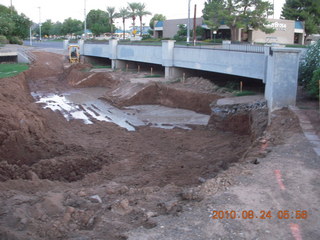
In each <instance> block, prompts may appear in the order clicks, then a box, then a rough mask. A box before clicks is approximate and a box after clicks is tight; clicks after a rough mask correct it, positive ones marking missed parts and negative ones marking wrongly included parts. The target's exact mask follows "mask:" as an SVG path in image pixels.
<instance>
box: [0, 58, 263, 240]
mask: <svg viewBox="0 0 320 240" xmlns="http://www.w3.org/2000/svg"><path fill="white" fill-rule="evenodd" d="M35 56H36V58H37V61H36V63H35V64H34V65H33V66H32V68H31V69H30V70H29V71H28V72H26V73H25V74H24V75H20V76H18V77H16V78H10V79H2V80H0V86H1V87H0V98H1V103H0V104H1V105H0V110H1V111H0V112H1V115H0V116H1V133H0V136H1V137H0V140H1V147H0V172H1V175H0V176H1V179H0V180H1V181H2V182H1V183H0V226H1V227H0V238H1V239H111V240H112V239H126V238H127V235H126V232H127V231H130V230H131V229H135V228H137V227H140V226H143V227H145V228H153V227H155V226H156V225H157V221H156V220H154V217H155V216H159V215H175V216H177V215H179V214H180V213H181V212H182V211H184V206H185V204H186V203H188V204H191V203H192V202H193V201H200V200H201V199H202V198H203V196H204V194H205V193H206V192H208V191H207V190H208V188H210V189H211V190H210V193H213V192H214V191H217V190H218V189H223V188H224V187H227V186H229V185H230V184H231V182H230V181H229V176H228V174H226V175H225V176H224V177H223V178H215V177H217V176H220V173H221V172H222V171H224V170H226V169H228V167H229V165H230V164H231V165H232V164H234V163H235V162H237V161H239V160H240V159H242V157H243V156H244V154H247V155H248V153H247V149H248V148H249V146H250V145H251V143H252V142H251V140H250V137H249V136H240V135H237V134H232V133H225V132H222V131H219V130H209V129H208V128H206V127H194V129H193V130H192V131H188V130H182V129H173V130H164V129H155V128H148V127H144V128H141V129H139V130H138V131H137V132H127V131H126V130H124V129H122V128H119V127H117V126H115V125H113V124H112V123H108V122H98V121H95V124H93V125H85V124H83V122H81V121H79V120H71V121H69V122H68V121H67V120H65V119H64V117H63V116H62V114H60V113H58V112H53V111H51V110H46V109H42V108H41V106H39V105H38V104H36V103H34V100H33V99H32V97H31V96H30V91H31V92H36V91H45V92H48V93H50V92H55V93H59V91H64V90H65V89H68V88H72V87H73V86H72V85H75V83H78V82H79V81H82V80H83V79H85V78H86V77H88V76H90V74H91V73H86V72H84V73H83V72H77V71H76V69H74V68H70V71H69V74H67V75H68V76H65V75H64V69H65V68H64V65H63V64H64V63H63V56H60V55H56V54H49V53H35ZM116 74H118V75H119V73H116ZM118 75H112V74H111V73H103V74H102V75H98V76H100V77H102V76H103V79H104V81H105V82H104V84H103V85H104V86H109V87H110V89H112V90H114V89H113V88H116V87H117V86H118V84H120V83H118V82H117V76H118ZM24 76H25V77H24ZM100 77H97V79H100ZM81 79H82V80H81ZM92 79H95V78H94V77H92V78H91V80H92ZM89 80H90V79H89ZM91 80H90V81H83V83H86V84H89V85H85V86H93V85H94V84H95V82H94V81H93V82H91ZM69 83H72V84H71V85H70V84H69ZM92 84H93V85H92ZM121 84H122V83H121ZM82 86H84V85H82ZM207 97H208V95H201V93H189V92H187V91H182V90H179V89H174V88H166V87H160V89H159V85H151V86H150V87H148V88H147V90H146V91H145V92H143V91H142V92H140V94H138V95H137V96H135V97H132V98H130V101H129V100H128V101H127V102H126V103H127V104H140V103H141V104H142V103H143V104H146V103H148V104H150V103H157V104H164V105H171V106H174V107H185V108H187V109H190V108H192V109H193V110H196V111H199V112H206V111H207V110H208V109H207V107H208V106H207V105H206V101H211V99H206V98H207ZM212 97H213V98H214V96H212ZM148 101H150V102H148ZM259 144H260V143H259V142H257V144H256V145H255V149H256V150H252V151H251V152H254V151H256V152H255V153H256V154H257V153H259V151H260V149H259ZM250 156H254V154H251V155H250ZM204 182H205V183H204ZM201 183H203V184H202V185H201ZM213 186H214V187H213ZM213 188H214V189H213ZM26 236H27V237H26Z"/></svg>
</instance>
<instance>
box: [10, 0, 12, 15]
mask: <svg viewBox="0 0 320 240" xmlns="http://www.w3.org/2000/svg"><path fill="white" fill-rule="evenodd" d="M10 10H11V15H12V0H10Z"/></svg>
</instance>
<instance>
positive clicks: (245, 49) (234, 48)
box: [175, 43, 269, 54]
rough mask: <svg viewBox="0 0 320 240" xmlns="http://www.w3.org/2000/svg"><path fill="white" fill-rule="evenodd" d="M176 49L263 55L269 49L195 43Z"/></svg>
mask: <svg viewBox="0 0 320 240" xmlns="http://www.w3.org/2000/svg"><path fill="white" fill-rule="evenodd" d="M175 47H178V48H194V49H210V50H224V51H236V52H250V53H263V54H264V53H265V52H266V51H267V50H268V49H269V47H266V46H263V45H251V44H208V43H196V45H193V43H192V44H189V45H188V44H185V43H182V44H179V43H177V44H175Z"/></svg>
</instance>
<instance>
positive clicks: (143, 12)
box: [137, 3, 151, 36]
mask: <svg viewBox="0 0 320 240" xmlns="http://www.w3.org/2000/svg"><path fill="white" fill-rule="evenodd" d="M145 8H146V5H145V4H144V3H139V6H138V8H137V16H139V19H140V36H142V17H143V16H146V15H151V12H148V11H146V10H145Z"/></svg>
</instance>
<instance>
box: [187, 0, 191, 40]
mask: <svg viewBox="0 0 320 240" xmlns="http://www.w3.org/2000/svg"><path fill="white" fill-rule="evenodd" d="M190 2H191V0H188V24H187V43H188V44H189V42H190Z"/></svg>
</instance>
